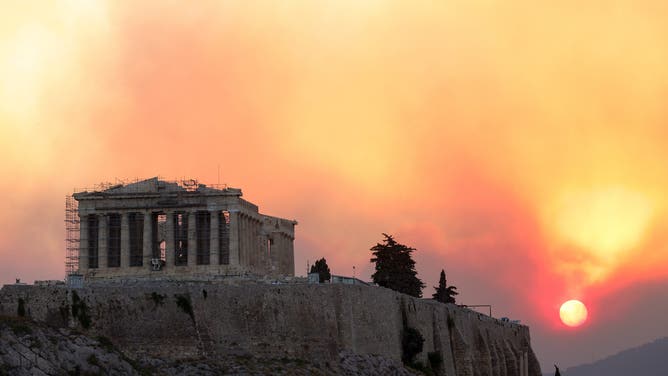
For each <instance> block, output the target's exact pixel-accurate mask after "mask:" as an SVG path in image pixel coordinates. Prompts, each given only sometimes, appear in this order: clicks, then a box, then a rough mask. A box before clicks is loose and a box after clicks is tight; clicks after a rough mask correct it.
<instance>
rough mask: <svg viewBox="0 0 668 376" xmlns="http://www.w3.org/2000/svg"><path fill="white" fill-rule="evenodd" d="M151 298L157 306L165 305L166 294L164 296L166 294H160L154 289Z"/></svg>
mask: <svg viewBox="0 0 668 376" xmlns="http://www.w3.org/2000/svg"><path fill="white" fill-rule="evenodd" d="M151 300H153V303H154V304H155V306H156V307H157V306H159V305H163V304H164V302H165V296H164V295H160V294H158V293H157V292H155V291H153V292H152V293H151Z"/></svg>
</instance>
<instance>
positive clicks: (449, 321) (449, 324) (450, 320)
mask: <svg viewBox="0 0 668 376" xmlns="http://www.w3.org/2000/svg"><path fill="white" fill-rule="evenodd" d="M454 327H455V319H453V318H452V317H450V316H449V315H448V329H450V330H451V329H452V328H454Z"/></svg>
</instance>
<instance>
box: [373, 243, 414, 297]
mask: <svg viewBox="0 0 668 376" xmlns="http://www.w3.org/2000/svg"><path fill="white" fill-rule="evenodd" d="M383 236H385V240H384V241H383V243H382V244H381V243H378V244H376V245H375V246H374V247H372V248H371V253H372V254H373V256H374V257H373V258H372V259H371V262H375V263H376V272H375V273H374V274H373V275H372V276H371V278H372V279H373V281H374V283H377V284H378V285H379V286H382V287H387V288H389V289H392V290H395V291H399V292H401V293H404V294H408V295H411V296H415V297H417V298H420V297H422V288H424V283H422V281H421V280H420V279H419V278H418V277H417V272H416V271H415V261H413V258H412V257H411V253H412V252H413V251H414V250H415V248H411V247H407V246H405V245H403V244H401V243H397V242H396V241H395V240H394V238H393V237H392V236H391V235H387V234H383Z"/></svg>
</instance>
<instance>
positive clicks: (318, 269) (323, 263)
mask: <svg viewBox="0 0 668 376" xmlns="http://www.w3.org/2000/svg"><path fill="white" fill-rule="evenodd" d="M311 273H318V274H319V275H320V283H323V282H325V281H329V280H330V279H331V278H332V274H331V273H330V272H329V266H328V265H327V260H325V258H324V257H323V258H321V259H320V260H317V261H316V262H315V264H313V265H311Z"/></svg>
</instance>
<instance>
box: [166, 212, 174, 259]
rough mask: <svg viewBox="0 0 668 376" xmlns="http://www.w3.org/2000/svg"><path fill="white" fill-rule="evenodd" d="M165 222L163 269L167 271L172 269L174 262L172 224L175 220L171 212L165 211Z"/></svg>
mask: <svg viewBox="0 0 668 376" xmlns="http://www.w3.org/2000/svg"><path fill="white" fill-rule="evenodd" d="M166 214H167V222H165V226H167V239H165V243H166V244H165V268H167V269H169V268H172V267H174V263H175V262H176V257H175V255H176V240H175V236H174V223H175V221H176V219H175V218H174V216H175V215H176V214H174V212H173V211H167V212H166Z"/></svg>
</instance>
